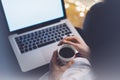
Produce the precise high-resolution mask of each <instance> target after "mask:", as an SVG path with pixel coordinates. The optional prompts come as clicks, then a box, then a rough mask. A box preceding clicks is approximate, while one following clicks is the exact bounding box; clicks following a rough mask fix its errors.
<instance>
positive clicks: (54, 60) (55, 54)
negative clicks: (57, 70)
mask: <svg viewBox="0 0 120 80" xmlns="http://www.w3.org/2000/svg"><path fill="white" fill-rule="evenodd" d="M56 61H57V50H56V51H54V53H53V56H52V59H51V62H52V63H53V64H56Z"/></svg>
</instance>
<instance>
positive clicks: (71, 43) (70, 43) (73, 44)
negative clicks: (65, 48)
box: [62, 40, 77, 47]
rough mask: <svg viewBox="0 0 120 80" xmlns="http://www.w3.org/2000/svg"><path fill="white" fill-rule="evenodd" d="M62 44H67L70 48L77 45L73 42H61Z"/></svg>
mask: <svg viewBox="0 0 120 80" xmlns="http://www.w3.org/2000/svg"><path fill="white" fill-rule="evenodd" d="M62 43H63V44H69V45H72V46H74V47H77V45H76V44H77V43H74V42H71V41H66V40H63V41H62Z"/></svg>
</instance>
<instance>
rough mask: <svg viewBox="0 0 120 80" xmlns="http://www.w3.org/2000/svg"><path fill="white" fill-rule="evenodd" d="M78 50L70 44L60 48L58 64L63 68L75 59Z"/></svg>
mask: <svg viewBox="0 0 120 80" xmlns="http://www.w3.org/2000/svg"><path fill="white" fill-rule="evenodd" d="M76 52H77V50H76V49H75V48H74V47H73V46H72V45H69V44H63V45H61V46H59V47H58V60H57V62H58V64H59V65H61V66H63V65H65V64H66V63H68V62H69V61H71V60H72V59H74V58H75V54H76Z"/></svg>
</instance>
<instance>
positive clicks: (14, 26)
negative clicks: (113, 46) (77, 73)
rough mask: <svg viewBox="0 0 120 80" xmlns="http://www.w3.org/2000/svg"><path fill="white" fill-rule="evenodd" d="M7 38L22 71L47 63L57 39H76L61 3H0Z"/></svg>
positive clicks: (25, 0)
mask: <svg viewBox="0 0 120 80" xmlns="http://www.w3.org/2000/svg"><path fill="white" fill-rule="evenodd" d="M1 2H2V7H3V11H4V14H5V17H6V22H7V24H8V28H9V31H10V35H9V36H8V39H9V41H10V44H11V47H12V49H13V51H14V53H15V56H16V58H17V61H18V64H19V66H20V68H21V70H22V72H27V71H30V70H33V69H35V68H38V67H40V66H43V65H46V64H48V63H49V62H50V60H51V57H52V54H53V51H55V50H56V49H57V44H58V43H59V41H60V40H62V39H63V38H64V37H67V36H73V35H76V36H78V37H80V35H79V34H78V33H77V31H76V30H75V28H74V27H73V26H72V24H71V23H70V22H69V20H68V19H67V18H66V14H65V8H64V2H63V0H1Z"/></svg>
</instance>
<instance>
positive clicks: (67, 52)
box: [59, 47, 75, 58]
mask: <svg viewBox="0 0 120 80" xmlns="http://www.w3.org/2000/svg"><path fill="white" fill-rule="evenodd" d="M59 54H60V56H62V57H64V58H71V57H73V56H74V55H75V51H74V50H73V49H72V48H69V47H64V48H62V49H61V50H60V52H59Z"/></svg>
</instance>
